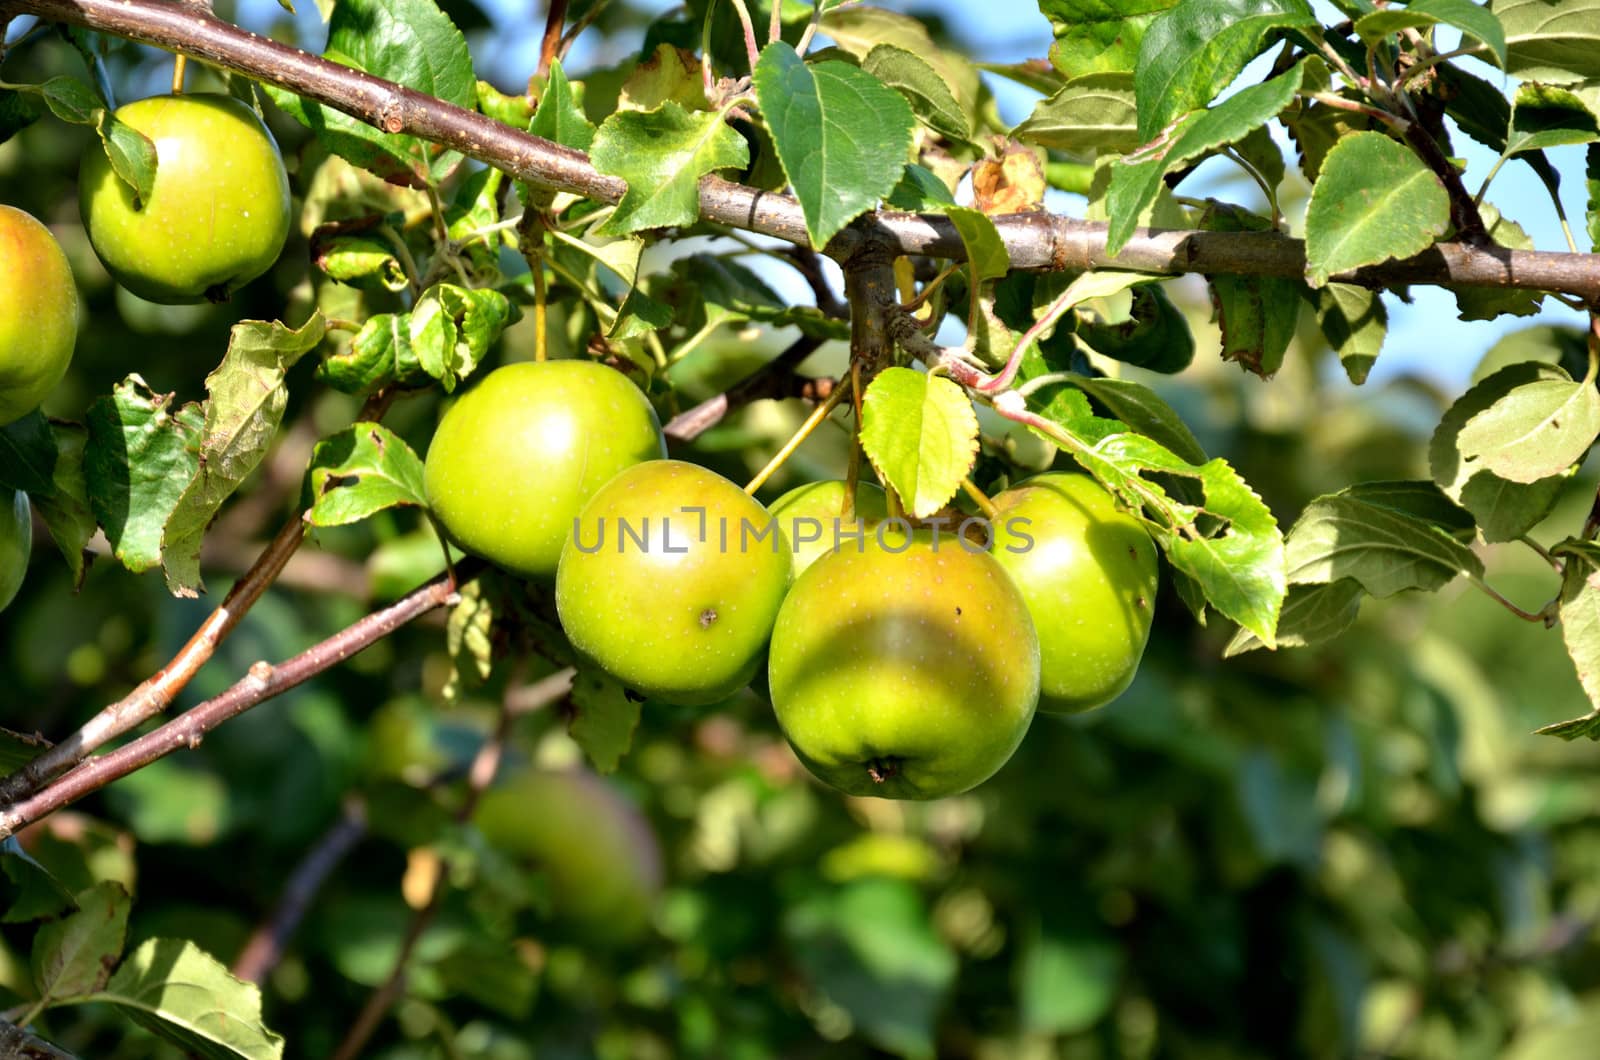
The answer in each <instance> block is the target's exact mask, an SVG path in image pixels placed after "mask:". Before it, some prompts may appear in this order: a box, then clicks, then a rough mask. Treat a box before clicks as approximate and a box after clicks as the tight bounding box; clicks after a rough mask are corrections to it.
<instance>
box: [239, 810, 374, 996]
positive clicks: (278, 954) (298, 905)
mask: <svg viewBox="0 0 1600 1060" xmlns="http://www.w3.org/2000/svg"><path fill="white" fill-rule="evenodd" d="M366 834H367V811H366V807H365V805H364V804H363V803H362V802H361V800H360V799H357V798H350V799H346V800H345V804H344V808H343V810H342V811H340V814H339V818H338V820H336V821H334V822H333V826H332V827H330V828H329V829H328V830H327V831H326V832H324V833H323V834H322V838H321V839H318V840H317V841H316V843H315V844H313V845H312V847H311V849H310V850H308V851H306V855H305V857H304V858H302V859H301V860H300V864H298V865H296V866H295V868H294V871H293V872H291V873H290V874H289V879H288V881H287V882H286V883H285V884H284V886H283V895H282V896H281V897H280V898H279V899H278V905H277V907H276V908H275V909H273V911H272V915H271V916H270V917H268V918H267V919H266V921H264V922H263V923H262V924H261V926H260V927H258V928H256V930H255V931H254V933H252V934H251V936H250V939H249V941H248V942H246V943H245V945H244V949H242V950H240V951H239V956H238V958H237V959H236V960H235V961H234V962H233V974H234V975H236V976H238V977H239V978H240V979H243V980H245V981H246V982H251V983H259V982H261V981H262V980H263V979H265V978H266V977H267V976H268V975H270V974H271V973H272V970H273V969H274V968H276V967H277V966H278V962H279V961H281V960H282V959H283V951H284V949H285V948H286V947H287V946H288V944H289V939H290V938H292V937H293V936H294V933H295V932H296V931H297V930H298V929H299V927H300V924H301V922H302V921H303V920H305V916H306V911H307V910H308V909H310V908H311V903H312V901H313V900H315V898H316V897H317V892H319V891H321V890H322V885H323V884H324V883H326V882H327V879H328V877H329V876H331V875H332V874H333V870H334V869H336V868H338V867H339V863H340V862H341V861H343V860H344V858H345V855H346V854H348V853H350V851H351V849H352V848H354V847H355V845H356V844H357V843H358V842H360V841H361V838H362V837H363V836H365V835H366Z"/></svg>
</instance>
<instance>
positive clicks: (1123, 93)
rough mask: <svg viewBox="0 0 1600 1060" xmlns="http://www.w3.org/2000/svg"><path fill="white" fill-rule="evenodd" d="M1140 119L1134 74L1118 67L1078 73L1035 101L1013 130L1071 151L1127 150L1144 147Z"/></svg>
mask: <svg viewBox="0 0 1600 1060" xmlns="http://www.w3.org/2000/svg"><path fill="white" fill-rule="evenodd" d="M1138 121H1139V115H1138V111H1137V110H1136V109H1135V106H1134V101H1133V75H1132V74H1130V73H1128V72H1127V71H1124V70H1113V71H1107V72H1104V73H1096V74H1084V75H1083V76H1081V77H1074V78H1073V79H1072V80H1071V81H1068V82H1067V83H1066V85H1064V86H1063V87H1062V89H1061V90H1060V91H1059V92H1057V93H1056V94H1055V95H1053V96H1051V97H1049V98H1048V99H1041V100H1040V101H1039V102H1038V103H1037V104H1035V106H1034V108H1033V113H1032V114H1030V115H1028V119H1027V120H1026V121H1024V122H1023V123H1022V124H1021V125H1019V126H1017V127H1016V128H1015V129H1013V130H1011V135H1012V137H1013V138H1014V139H1017V140H1022V141H1023V142H1025V143H1031V144H1038V145H1039V146H1040V147H1047V148H1049V149H1050V150H1052V151H1066V152H1068V153H1069V154H1086V153H1088V152H1091V151H1115V152H1119V153H1126V152H1128V151H1132V150H1133V149H1134V148H1135V147H1138V146H1139V129H1138Z"/></svg>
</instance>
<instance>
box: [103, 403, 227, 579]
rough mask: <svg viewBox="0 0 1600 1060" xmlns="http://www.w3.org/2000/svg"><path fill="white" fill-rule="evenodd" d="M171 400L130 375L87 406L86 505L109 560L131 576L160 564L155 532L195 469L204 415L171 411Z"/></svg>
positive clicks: (189, 408)
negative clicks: (112, 557)
mask: <svg viewBox="0 0 1600 1060" xmlns="http://www.w3.org/2000/svg"><path fill="white" fill-rule="evenodd" d="M172 398H173V395H171V394H161V395H157V394H156V393H155V392H154V391H152V390H151V389H150V387H149V385H148V384H146V383H145V381H144V380H143V379H141V378H140V377H139V376H137V375H130V376H129V377H128V378H127V379H125V380H124V381H122V382H121V383H118V384H117V385H116V386H115V387H113V388H112V391H111V393H110V395H108V396H106V397H102V398H99V399H98V400H96V401H95V402H94V404H92V405H90V406H89V414H88V427H89V446H88V449H87V450H85V452H84V459H83V473H84V479H85V481H86V483H87V484H88V487H89V505H90V507H91V508H93V510H94V516H95V519H96V521H98V522H99V524H100V525H101V526H102V527H104V528H105V532H106V540H108V541H110V542H111V547H112V551H113V552H114V553H115V555H116V557H117V559H118V560H120V561H121V562H122V565H123V566H125V567H127V568H128V569H129V570H131V571H134V572H136V573H137V572H141V571H147V570H149V569H150V568H151V567H154V566H155V565H156V564H157V563H159V562H160V561H161V531H162V528H163V527H164V526H166V523H167V516H168V515H170V514H171V512H172V510H173V508H174V507H176V505H177V503H178V499H179V497H181V496H182V495H183V492H184V489H185V488H186V487H187V486H188V485H189V483H190V481H191V480H192V479H193V478H194V476H195V472H196V471H197V470H198V468H199V465H200V461H199V455H198V454H199V449H200V435H201V430H202V428H203V426H204V424H205V412H204V410H203V409H202V408H201V407H200V406H199V405H196V404H189V405H184V406H183V407H182V408H178V409H173V408H172V407H171V406H172Z"/></svg>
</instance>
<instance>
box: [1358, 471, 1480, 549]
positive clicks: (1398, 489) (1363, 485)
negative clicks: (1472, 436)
mask: <svg viewBox="0 0 1600 1060" xmlns="http://www.w3.org/2000/svg"><path fill="white" fill-rule="evenodd" d="M1339 496H1341V497H1349V498H1351V499H1354V500H1358V501H1361V502H1362V503H1364V504H1375V505H1377V506H1378V507H1380V508H1388V509H1389V510H1390V511H1396V512H1400V513H1401V514H1402V515H1410V516H1415V517H1416V518H1418V519H1421V520H1422V521H1423V522H1425V523H1431V524H1433V525H1434V526H1436V527H1438V528H1439V529H1441V530H1443V531H1444V532H1445V533H1447V534H1449V535H1450V536H1451V537H1453V538H1455V539H1456V540H1457V541H1460V542H1461V543H1462V544H1466V545H1470V544H1472V542H1473V540H1474V539H1475V538H1476V537H1477V529H1478V527H1477V522H1476V521H1475V520H1474V519H1473V518H1472V513H1471V512H1469V511H1467V510H1466V509H1465V508H1463V507H1461V506H1460V505H1459V504H1457V503H1456V502H1455V501H1454V500H1452V499H1451V498H1450V497H1449V496H1447V495H1446V494H1445V492H1444V491H1443V490H1442V489H1440V488H1439V486H1438V484H1437V483H1434V482H1429V481H1422V480H1414V479H1402V480H1396V481H1386V482H1358V483H1356V484H1355V485H1354V486H1346V487H1345V488H1344V489H1342V490H1340V491H1339Z"/></svg>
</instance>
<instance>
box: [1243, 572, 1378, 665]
mask: <svg viewBox="0 0 1600 1060" xmlns="http://www.w3.org/2000/svg"><path fill="white" fill-rule="evenodd" d="M1363 595H1365V590H1363V589H1362V588H1361V583H1360V582H1358V581H1356V580H1355V579H1354V578H1340V579H1339V580H1338V581H1334V582H1329V583H1328V584H1326V585H1291V586H1289V595H1288V596H1286V597H1285V598H1284V601H1283V613H1282V614H1280V615H1279V616H1278V647H1280V648H1309V647H1313V646H1315V645H1318V644H1325V643H1327V642H1328V641H1330V640H1332V639H1334V638H1335V637H1337V636H1339V634H1341V633H1343V632H1344V631H1345V630H1347V629H1349V628H1350V627H1351V626H1352V625H1353V624H1354V623H1355V620H1356V616H1357V615H1358V614H1359V613H1360V611H1361V597H1362V596H1363ZM1264 647H1266V645H1265V644H1263V643H1262V641H1261V638H1260V637H1258V636H1256V635H1255V634H1254V633H1252V632H1250V631H1249V630H1248V629H1241V630H1239V631H1238V632H1237V633H1235V634H1234V635H1233V639H1232V640H1230V641H1229V642H1228V646H1227V647H1226V648H1224V649H1223V651H1222V657H1223V658H1224V659H1231V658H1233V657H1234V656H1235V655H1243V654H1244V653H1245V652H1247V651H1254V650H1255V649H1257V648H1264Z"/></svg>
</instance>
